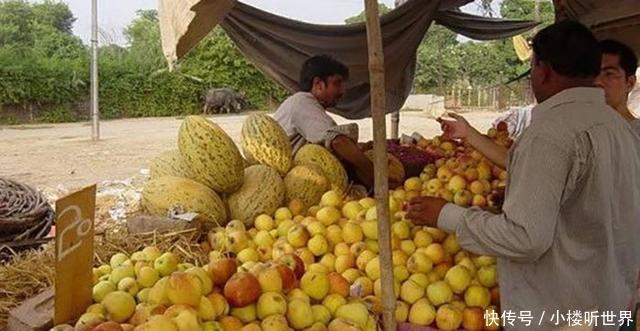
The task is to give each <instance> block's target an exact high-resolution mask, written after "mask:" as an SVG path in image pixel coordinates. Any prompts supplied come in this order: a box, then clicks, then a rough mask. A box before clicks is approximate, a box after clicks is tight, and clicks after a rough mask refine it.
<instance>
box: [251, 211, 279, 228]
mask: <svg viewBox="0 0 640 331" xmlns="http://www.w3.org/2000/svg"><path fill="white" fill-rule="evenodd" d="M253 225H254V226H255V228H256V229H258V231H271V230H272V229H273V228H274V226H275V222H274V220H273V218H271V216H269V215H265V214H262V215H259V216H258V217H256V219H255V221H254V223H253Z"/></svg>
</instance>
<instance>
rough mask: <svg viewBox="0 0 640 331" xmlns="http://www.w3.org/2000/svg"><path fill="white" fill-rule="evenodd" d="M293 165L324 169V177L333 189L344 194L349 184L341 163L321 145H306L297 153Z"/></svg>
mask: <svg viewBox="0 0 640 331" xmlns="http://www.w3.org/2000/svg"><path fill="white" fill-rule="evenodd" d="M293 164H294V165H296V166H297V165H301V164H314V165H317V166H318V167H320V169H322V172H323V173H324V176H325V177H327V179H328V180H329V182H330V183H331V189H332V190H334V191H337V192H344V190H345V189H346V188H347V184H349V179H348V178H347V172H346V171H345V170H344V167H343V166H342V164H341V163H340V161H338V159H337V158H336V157H335V156H333V154H331V152H329V151H328V150H327V149H325V148H324V147H322V146H320V145H315V144H306V145H304V146H302V148H300V150H298V152H297V153H296V156H295V158H294V159H293Z"/></svg>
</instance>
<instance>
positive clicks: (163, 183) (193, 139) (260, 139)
mask: <svg viewBox="0 0 640 331" xmlns="http://www.w3.org/2000/svg"><path fill="white" fill-rule="evenodd" d="M487 134H488V136H490V137H493V139H494V141H496V142H497V143H501V144H506V145H507V146H508V144H510V140H509V139H508V133H507V132H506V131H502V130H498V131H497V130H496V129H491V130H490V131H489V132H488V133H487ZM177 140H178V144H177V146H176V149H175V150H170V151H167V152H165V153H163V154H161V155H159V156H158V157H157V158H155V159H153V160H152V161H151V172H150V177H149V179H148V181H147V182H146V183H145V184H144V186H143V189H142V192H141V199H140V208H141V210H139V211H135V213H144V214H146V215H155V216H158V217H164V216H166V215H171V214H175V213H182V214H184V213H186V212H191V213H197V214H198V215H200V216H201V218H200V222H199V225H198V226H197V228H195V229H186V230H183V231H182V233H179V234H176V233H167V232H164V233H155V234H154V235H153V236H155V238H151V237H150V235H148V234H143V235H129V234H127V230H126V229H119V231H122V232H120V233H119V234H118V233H115V234H114V233H112V231H113V230H108V231H107V232H109V233H110V234H109V235H108V237H109V238H108V239H107V238H103V240H105V239H106V240H105V241H103V243H109V244H108V247H106V248H103V247H102V246H103V245H96V253H97V254H96V255H97V256H98V257H99V258H98V259H96V263H95V266H94V268H93V287H92V290H91V298H92V302H91V304H90V305H88V306H87V307H86V309H85V311H84V313H83V314H82V315H80V316H79V318H78V320H77V321H73V324H66V325H65V324H62V325H58V326H56V327H55V330H290V329H294V330H363V331H364V330H377V329H378V327H379V326H380V325H381V317H380V316H381V313H382V300H381V298H382V280H381V273H382V272H383V270H382V269H381V261H380V256H379V254H380V242H379V238H380V236H379V226H378V223H379V222H378V213H377V207H376V200H375V199H374V198H372V197H364V198H362V197H353V196H351V195H349V191H348V188H349V180H348V178H347V176H346V172H345V170H344V168H343V167H342V165H341V164H340V162H339V161H338V160H337V159H336V158H335V157H334V156H333V155H332V154H331V153H330V152H329V151H328V150H326V149H324V148H322V147H320V146H317V145H308V146H305V147H303V148H302V149H301V150H300V152H299V153H297V154H296V155H295V157H292V155H291V148H290V145H289V144H288V141H287V136H286V134H285V132H284V131H283V130H282V129H281V128H280V126H279V125H278V124H277V123H276V122H275V121H274V120H273V119H271V117H269V116H268V115H263V114H253V115H251V116H249V117H248V118H247V119H246V121H245V123H244V125H243V128H242V142H241V146H240V148H238V147H237V146H236V145H235V144H233V142H232V141H231V138H230V137H229V136H228V135H227V134H226V133H225V132H224V131H223V130H222V129H220V127H218V126H217V125H216V124H215V123H214V122H213V121H211V120H208V119H206V118H204V117H199V116H192V117H187V118H186V119H185V120H184V121H183V123H182V126H181V127H180V129H179V132H178V139H177ZM406 149H411V150H413V151H414V153H415V151H419V152H421V153H423V155H424V159H427V160H432V162H429V163H428V164H426V165H425V166H424V168H423V169H422V171H421V172H420V173H419V174H417V176H413V177H407V178H404V185H403V186H401V187H398V188H395V189H393V190H389V191H388V193H389V198H388V203H387V207H388V208H389V211H390V215H391V217H390V234H391V235H390V239H391V242H390V245H391V248H392V249H391V251H390V255H391V258H392V265H391V267H390V268H389V270H390V271H391V273H392V277H393V289H392V291H393V293H394V295H393V300H394V303H395V309H394V318H395V320H396V321H397V322H398V323H400V324H399V328H398V329H399V330H405V329H407V328H408V327H409V325H411V326H410V327H411V329H413V330H415V329H417V327H420V326H421V327H432V328H438V329H441V330H457V329H466V330H483V329H487V327H486V326H485V323H484V318H483V316H484V314H485V311H487V310H488V311H499V290H498V287H497V274H496V260H495V258H493V257H490V256H476V255H474V254H471V253H469V252H466V251H464V250H462V249H461V248H460V246H459V245H458V243H457V241H456V238H455V235H452V234H447V233H445V232H443V231H441V230H439V229H436V228H428V227H421V226H414V225H413V224H412V223H411V222H410V220H408V219H406V217H405V216H406V215H405V214H406V213H405V211H404V210H403V209H404V206H405V204H406V203H407V202H408V201H409V200H410V199H411V198H413V197H417V196H421V195H424V196H437V197H441V198H443V199H446V200H448V201H451V202H453V203H456V204H458V205H461V206H477V207H480V208H493V209H494V210H499V208H500V203H501V198H499V196H500V192H501V190H502V189H503V187H504V183H505V179H506V177H505V176H506V173H505V172H504V170H501V169H499V168H497V167H495V166H494V165H492V164H491V163H490V162H489V161H488V160H486V159H485V158H484V157H483V156H482V155H481V154H479V153H478V152H476V151H475V150H473V149H472V148H471V147H469V146H466V145H463V144H460V143H458V142H456V141H451V140H446V139H444V138H443V137H433V138H431V139H424V138H422V139H419V140H417V141H408V142H407V141H405V142H403V143H402V144H399V143H398V144H393V143H392V144H390V145H389V148H388V150H389V154H390V155H394V154H393V153H396V154H395V155H398V156H397V157H395V156H394V157H393V158H395V159H397V160H398V163H399V164H400V167H402V164H403V161H404V159H403V156H404V155H405V154H403V153H400V152H399V151H405V150H406ZM240 150H242V151H243V153H240ZM243 155H244V156H243ZM412 155H415V154H412ZM405 162H409V163H408V164H411V163H410V162H415V158H409V159H408V160H407V161H405ZM396 167H397V166H396ZM265 187H268V188H269V189H267V190H265V189H264V188H265ZM117 236H120V237H121V238H120V241H114V239H115V237H117ZM105 251H106V254H105ZM404 323H406V324H404ZM72 325H73V326H72ZM488 329H498V327H495V328H488ZM424 330H428V329H426V328H425V329H424Z"/></svg>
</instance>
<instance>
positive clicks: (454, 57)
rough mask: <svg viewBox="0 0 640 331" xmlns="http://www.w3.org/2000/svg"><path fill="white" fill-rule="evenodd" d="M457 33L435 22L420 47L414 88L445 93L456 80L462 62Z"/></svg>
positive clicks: (420, 91)
mask: <svg viewBox="0 0 640 331" xmlns="http://www.w3.org/2000/svg"><path fill="white" fill-rule="evenodd" d="M459 52H460V50H459V43H458V41H457V40H456V34H455V33H454V32H452V31H450V30H448V29H446V28H445V27H443V26H440V25H437V24H433V25H431V28H430V29H429V31H428V32H427V34H426V35H425V38H424V40H422V43H421V44H420V46H419V47H418V53H417V63H416V76H415V79H414V90H415V92H417V93H439V94H443V93H444V92H445V89H446V87H447V86H450V85H452V84H453V83H455V82H456V80H457V79H458V76H459V71H460V63H459V61H458V59H459V56H458V53H459Z"/></svg>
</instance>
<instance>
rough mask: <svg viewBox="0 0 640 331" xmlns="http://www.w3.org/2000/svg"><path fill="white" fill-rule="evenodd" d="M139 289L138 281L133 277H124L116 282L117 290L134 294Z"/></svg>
mask: <svg viewBox="0 0 640 331" xmlns="http://www.w3.org/2000/svg"><path fill="white" fill-rule="evenodd" d="M139 290H140V288H139V287H138V283H137V282H136V280H135V278H133V277H125V278H122V279H121V280H120V281H119V282H118V291H123V292H127V293H129V294H131V295H132V296H135V295H136V294H137V293H138V291H139Z"/></svg>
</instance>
